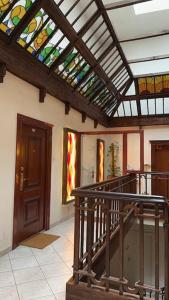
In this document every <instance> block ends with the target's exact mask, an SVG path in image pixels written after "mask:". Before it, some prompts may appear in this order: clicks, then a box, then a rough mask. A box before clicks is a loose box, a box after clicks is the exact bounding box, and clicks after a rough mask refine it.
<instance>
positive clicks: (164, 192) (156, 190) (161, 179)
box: [151, 141, 169, 198]
mask: <svg viewBox="0 0 169 300" xmlns="http://www.w3.org/2000/svg"><path fill="white" fill-rule="evenodd" d="M151 155H152V157H151V162H152V163H151V165H152V166H151V169H152V171H153V172H169V142H168V141H161V142H156V143H155V142H153V144H152V146H151ZM152 194H153V195H159V196H164V197H166V198H169V179H168V177H167V176H166V175H154V176H152Z"/></svg>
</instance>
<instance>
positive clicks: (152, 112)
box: [148, 99, 155, 115]
mask: <svg viewBox="0 0 169 300" xmlns="http://www.w3.org/2000/svg"><path fill="white" fill-rule="evenodd" d="M148 108H149V114H150V115H155V100H154V99H149V100H148Z"/></svg>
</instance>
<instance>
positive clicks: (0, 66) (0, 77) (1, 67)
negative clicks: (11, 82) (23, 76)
mask: <svg viewBox="0 0 169 300" xmlns="http://www.w3.org/2000/svg"><path fill="white" fill-rule="evenodd" d="M5 75H6V64H4V63H0V83H3V82H4V78H5Z"/></svg>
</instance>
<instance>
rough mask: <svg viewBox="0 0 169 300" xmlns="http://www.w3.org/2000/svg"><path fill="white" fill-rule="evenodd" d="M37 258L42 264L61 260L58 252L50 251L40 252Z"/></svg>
mask: <svg viewBox="0 0 169 300" xmlns="http://www.w3.org/2000/svg"><path fill="white" fill-rule="evenodd" d="M36 259H37V261H38V263H39V265H40V266H43V265H48V264H52V263H56V262H59V261H61V258H60V256H59V255H58V254H57V253H55V252H54V253H49V254H43V253H41V254H39V255H37V256H36Z"/></svg>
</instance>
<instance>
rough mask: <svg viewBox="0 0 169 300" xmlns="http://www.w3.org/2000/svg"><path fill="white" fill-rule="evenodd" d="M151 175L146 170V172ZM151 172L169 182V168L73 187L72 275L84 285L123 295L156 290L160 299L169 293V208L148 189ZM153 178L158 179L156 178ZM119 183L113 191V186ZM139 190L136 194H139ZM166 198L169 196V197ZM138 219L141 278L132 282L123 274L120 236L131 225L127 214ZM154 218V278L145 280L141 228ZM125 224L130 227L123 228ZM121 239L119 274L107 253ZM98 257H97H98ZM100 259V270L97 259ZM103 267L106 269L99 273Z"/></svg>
mask: <svg viewBox="0 0 169 300" xmlns="http://www.w3.org/2000/svg"><path fill="white" fill-rule="evenodd" d="M149 175H150V176H149ZM153 175H155V176H156V175H158V176H165V178H163V180H166V181H167V185H166V186H167V189H168V187H169V184H168V183H169V172H165V173H162V172H144V173H143V172H137V173H136V172H130V173H129V174H127V175H124V176H121V177H117V178H113V179H111V180H108V181H104V182H101V183H95V184H91V185H87V186H84V187H79V188H76V189H74V190H73V191H72V196H74V197H75V243H74V267H73V268H74V280H75V283H78V284H80V283H81V280H82V281H83V284H82V285H83V286H84V285H85V282H86V287H88V288H90V287H91V286H92V287H93V288H94V287H96V288H97V289H99V288H102V290H105V291H107V292H109V291H111V292H112V289H116V290H118V291H119V293H120V295H123V297H124V296H125V295H126V293H128V294H136V295H137V296H138V295H139V296H140V298H139V299H144V296H145V295H146V296H147V295H150V294H152V293H154V296H155V298H154V299H155V300H159V299H161V298H159V297H160V293H163V296H164V298H163V299H165V300H168V299H169V255H168V253H169V212H168V203H169V202H168V201H167V199H166V197H165V196H158V195H149V194H148V192H149V191H150V190H151V182H150V183H149V182H148V180H152V182H153V180H156V179H154V178H153V177H154V176H153ZM157 180H159V179H158V178H157ZM115 189H117V192H115ZM138 192H139V194H137V193H138ZM168 198H169V197H168ZM132 219H133V220H134V219H137V226H138V228H139V230H138V236H139V242H140V248H139V252H138V256H139V261H138V266H139V281H137V282H135V286H130V283H129V282H130V280H129V279H128V278H125V271H124V259H125V255H124V251H125V248H124V238H125V234H126V233H127V231H128V230H130V226H131V220H132ZM145 219H149V220H150V219H151V220H152V221H154V226H155V230H154V241H155V246H154V247H155V265H154V270H155V271H154V276H155V284H154V285H153V286H150V285H149V284H146V280H145V276H144V262H145V248H144V244H145V237H144V235H145V229H144V226H145V225H144V220H145ZM161 222H164V224H163V225H164V249H165V266H164V269H165V274H164V277H165V295H164V288H163V287H160V275H159V264H160V227H161ZM127 228H128V229H127ZM115 237H116V239H117V240H118V241H119V243H118V253H119V275H118V276H114V275H112V274H111V271H110V264H111V255H112V253H114V251H115V250H113V249H114V248H113V247H115V245H116V244H117V241H116V243H115V242H113V243H112V241H114V240H113V239H115ZM99 259H100V261H99ZM98 261H99V272H98V271H97V267H96V266H97V262H98ZM101 270H102V272H103V271H104V274H102V275H101V273H100V272H101ZM148 293H149V294H148Z"/></svg>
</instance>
